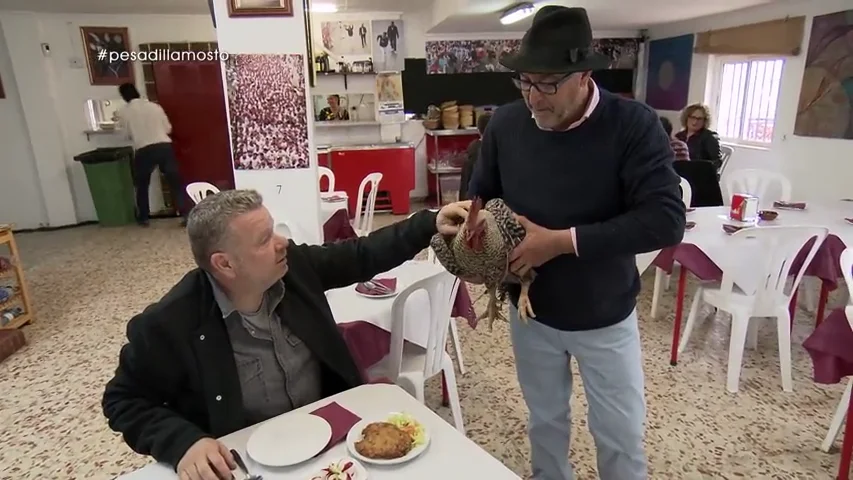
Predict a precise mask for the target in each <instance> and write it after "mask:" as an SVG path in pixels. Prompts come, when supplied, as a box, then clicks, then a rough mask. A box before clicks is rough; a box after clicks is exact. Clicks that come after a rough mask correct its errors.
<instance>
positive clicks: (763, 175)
mask: <svg viewBox="0 0 853 480" xmlns="http://www.w3.org/2000/svg"><path fill="white" fill-rule="evenodd" d="M774 184H776V185H777V187H778V189H779V190H777V193H776V195H773V197H772V198H766V197H767V195H768V191H769V190H770V187H771V186H773V185H774ZM791 190H792V187H791V181H790V180H788V177H786V176H785V175H782V174H781V173H779V172H774V171H771V170H761V169H758V168H747V169H743V170H735V171H733V172H732V173H730V174H728V175H727V176H726V193H727V194H728V197H729V200H727V203H728V202H730V201H731V196H732V195H733V194H735V193H748V194H750V195H754V196H756V197H758V199H759V201H760V202H761V203H762V204H767V205H769V204H771V203H772V202H773V201H775V200H781V201H783V202H790V201H791Z"/></svg>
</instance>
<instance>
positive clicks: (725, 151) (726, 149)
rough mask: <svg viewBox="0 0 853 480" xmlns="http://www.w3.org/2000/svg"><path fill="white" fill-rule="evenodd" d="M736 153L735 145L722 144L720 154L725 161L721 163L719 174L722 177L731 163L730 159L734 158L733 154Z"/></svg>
mask: <svg viewBox="0 0 853 480" xmlns="http://www.w3.org/2000/svg"><path fill="white" fill-rule="evenodd" d="M733 153H735V149H734V147H730V146H728V145H720V154H722V157H723V158H722V160H723V163H722V165H720V172H719V175H720V176H721V177H722V175H723V172H725V171H726V167H727V166H728V165H729V160H731V158H732V154H733Z"/></svg>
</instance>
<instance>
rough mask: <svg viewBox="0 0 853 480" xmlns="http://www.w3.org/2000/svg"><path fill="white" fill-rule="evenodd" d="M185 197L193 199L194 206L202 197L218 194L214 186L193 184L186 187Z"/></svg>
mask: <svg viewBox="0 0 853 480" xmlns="http://www.w3.org/2000/svg"><path fill="white" fill-rule="evenodd" d="M186 190H187V195H189V196H190V198H192V199H193V202H195V204H196V205H198V202H200V201H202V200H204V197H206V196H208V195H209V194H211V193H219V189H218V188H216V186H215V185H211V184H209V183H207V182H193V183H191V184H189V185H187V188H186Z"/></svg>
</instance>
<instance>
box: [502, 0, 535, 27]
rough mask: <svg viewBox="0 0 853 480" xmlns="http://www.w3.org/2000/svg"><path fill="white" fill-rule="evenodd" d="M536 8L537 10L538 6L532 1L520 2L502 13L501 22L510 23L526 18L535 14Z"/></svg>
mask: <svg viewBox="0 0 853 480" xmlns="http://www.w3.org/2000/svg"><path fill="white" fill-rule="evenodd" d="M534 10H536V7H534V6H533V4H532V3H519V4H518V5H516V6H514V7H512V8H510V9H508V10H507V11H505V12H504V13H502V14H501V24H503V25H509V24H511V23H515V22H518V21H520V20H524V19H525V18H527V17H529V16H531V15H533V11H534Z"/></svg>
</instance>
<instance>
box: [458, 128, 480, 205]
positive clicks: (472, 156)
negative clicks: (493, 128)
mask: <svg viewBox="0 0 853 480" xmlns="http://www.w3.org/2000/svg"><path fill="white" fill-rule="evenodd" d="M481 143H482V141H481V140H480V139H479V138H478V139H477V140H474V141H473V142H471V144H470V145H468V152H467V153H466V157H465V163H463V164H462V176H461V178H460V179H459V200H470V198H468V183H470V182H471V174H472V173H474V164H476V163H477V157H479V156H480V144H481Z"/></svg>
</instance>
